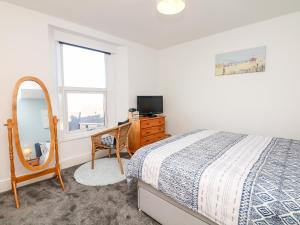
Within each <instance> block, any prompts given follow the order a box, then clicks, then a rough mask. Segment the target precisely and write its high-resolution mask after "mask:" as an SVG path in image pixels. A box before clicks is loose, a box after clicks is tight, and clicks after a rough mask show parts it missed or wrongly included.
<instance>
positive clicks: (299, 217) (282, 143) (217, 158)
mask: <svg viewBox="0 0 300 225" xmlns="http://www.w3.org/2000/svg"><path fill="white" fill-rule="evenodd" d="M126 176H127V180H128V182H129V183H132V182H134V180H137V179H139V180H142V181H143V182H145V183H147V184H149V185H151V186H152V187H153V188H155V189H156V190H158V191H160V192H162V193H163V194H164V195H166V196H168V197H170V198H171V199H173V200H174V201H176V202H177V203H179V204H181V205H182V206H184V207H186V208H188V209H190V210H192V211H194V212H196V213H199V214H200V215H203V216H205V217H207V218H209V219H210V220H212V221H214V222H216V223H217V224H227V225H231V224H232V225H246V224H247V225H252V224H258V225H268V224H274V225H280V224H300V141H297V140H291V139H283V138H273V137H263V136H257V135H246V134H236V133H231V132H223V131H214V130H196V131H192V132H189V133H185V134H182V135H178V136H173V137H171V138H168V139H165V140H162V141H160V142H156V143H154V144H151V145H148V146H145V147H143V148H141V149H140V150H138V151H137V152H136V153H135V154H134V156H133V157H132V159H131V160H130V162H129V164H128V166H127V171H126Z"/></svg>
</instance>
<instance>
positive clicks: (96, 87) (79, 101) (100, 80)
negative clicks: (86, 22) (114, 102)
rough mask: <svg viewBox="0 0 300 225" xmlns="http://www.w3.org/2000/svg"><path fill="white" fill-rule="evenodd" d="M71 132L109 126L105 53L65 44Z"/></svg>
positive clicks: (66, 98) (65, 71)
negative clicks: (107, 123) (106, 122)
mask: <svg viewBox="0 0 300 225" xmlns="http://www.w3.org/2000/svg"><path fill="white" fill-rule="evenodd" d="M62 68H63V78H64V79H63V81H64V88H63V90H64V98H65V103H66V106H65V107H66V113H67V115H65V116H66V118H67V125H68V131H76V130H92V129H95V128H97V127H102V126H105V116H106V115H105V102H106V69H105V54H104V53H102V52H97V51H93V50H89V49H84V48H80V47H75V46H71V45H67V44H62Z"/></svg>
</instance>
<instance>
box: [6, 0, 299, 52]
mask: <svg viewBox="0 0 300 225" xmlns="http://www.w3.org/2000/svg"><path fill="white" fill-rule="evenodd" d="M4 1H6V2H10V3H13V4H17V5H20V6H24V7H27V8H30V9H33V10H37V11H40V12H43V13H46V14H49V15H53V16H56V17H60V18H63V19H66V20H69V21H72V22H75V23H78V24H82V25H85V26H88V27H91V28H94V29H97V30H100V31H102V32H106V33H109V34H112V35H115V36H119V37H121V38H124V39H127V40H131V41H136V42H139V43H142V44H145V45H148V46H150V47H154V48H165V47H169V46H172V45H175V44H178V43H182V42H186V41H190V40H194V39H197V38H201V37H205V36H208V35H211V34H215V33H218V32H222V31H225V30H229V29H232V28H236V27H239V26H244V25H247V24H251V23H255V22H258V21H262V20H266V19H269V18H272V17H276V16H280V15H284V14H288V13H290V12H295V11H298V10H300V0H186V4H187V6H186V9H185V10H184V11H183V12H182V13H181V14H178V15H173V16H164V15H160V14H159V13H158V12H157V11H156V0H84V1H83V0H4Z"/></svg>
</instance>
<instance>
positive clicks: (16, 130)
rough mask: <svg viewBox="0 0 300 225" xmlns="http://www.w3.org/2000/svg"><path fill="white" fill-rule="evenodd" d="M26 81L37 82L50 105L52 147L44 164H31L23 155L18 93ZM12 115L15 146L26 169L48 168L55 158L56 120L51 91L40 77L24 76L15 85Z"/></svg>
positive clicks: (49, 118)
mask: <svg viewBox="0 0 300 225" xmlns="http://www.w3.org/2000/svg"><path fill="white" fill-rule="evenodd" d="M26 81H32V82H35V83H37V84H38V85H39V86H40V87H41V89H42V91H43V93H44V97H45V101H46V103H47V107H48V121H49V131H50V149H49V156H48V158H47V159H46V161H45V163H44V164H42V165H38V166H31V165H30V164H29V163H28V162H27V161H26V159H25V158H24V155H23V151H22V146H21V142H20V136H19V127H18V93H19V90H20V87H21V85H22V83H23V82H26ZM12 116H13V121H14V124H13V135H14V140H15V146H16V150H17V154H18V156H19V159H20V161H21V163H22V164H23V166H24V167H25V168H26V169H29V170H32V171H40V170H43V169H46V168H47V167H48V166H49V164H50V163H51V162H52V160H53V155H54V145H55V140H54V139H55V131H54V120H53V115H52V106H51V101H50V97H49V93H48V90H47V88H46V86H45V84H44V83H43V82H42V81H41V80H40V79H38V78H36V77H31V76H28V77H23V78H21V79H19V80H18V81H17V83H16V85H15V89H14V92H13V99H12Z"/></svg>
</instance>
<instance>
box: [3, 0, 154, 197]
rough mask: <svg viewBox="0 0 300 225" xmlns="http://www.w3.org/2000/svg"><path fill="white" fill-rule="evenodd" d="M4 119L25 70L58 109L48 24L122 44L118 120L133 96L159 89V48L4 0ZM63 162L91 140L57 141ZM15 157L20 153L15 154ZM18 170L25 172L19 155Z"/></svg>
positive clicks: (6, 178)
mask: <svg viewBox="0 0 300 225" xmlns="http://www.w3.org/2000/svg"><path fill="white" fill-rule="evenodd" d="M0 12H1V13H0V27H1V29H0V70H1V73H0V121H1V123H2V124H4V123H5V122H6V119H8V118H10V117H11V102H12V101H11V98H12V91H13V88H14V84H15V82H16V81H17V79H18V78H20V77H21V76H24V75H36V76H38V77H39V78H41V79H42V80H43V81H44V82H45V84H46V86H47V88H48V90H49V92H50V96H51V98H52V106H53V110H54V113H55V114H59V107H58V89H57V74H56V70H55V65H54V60H53V45H52V44H51V42H52V41H53V40H52V37H51V34H50V32H49V30H50V28H52V27H56V28H60V29H63V30H67V31H72V32H75V33H78V34H82V35H85V37H92V38H94V39H95V40H101V41H105V42H109V43H110V44H114V45H117V46H118V49H119V51H118V54H117V55H116V56H115V57H117V58H121V60H119V66H118V67H116V68H114V72H115V74H117V75H116V77H115V78H114V79H115V84H114V85H115V89H116V90H117V92H116V96H115V102H114V104H115V106H116V107H115V110H116V112H115V115H116V120H121V119H124V117H126V116H127V109H128V107H129V106H131V107H133V106H135V96H136V95H138V94H152V92H153V93H154V92H156V82H155V79H156V78H155V77H154V76H153V75H154V74H157V68H158V66H157V55H156V54H157V51H156V50H154V49H151V48H148V47H145V46H142V45H139V44H136V43H133V42H129V41H126V40H122V39H120V38H117V37H114V36H111V35H108V34H104V33H101V32H98V31H95V30H93V29H89V28H87V27H83V26H80V25H77V24H74V23H71V22H67V21H64V20H61V19H58V18H54V17H51V16H48V15H44V14H41V13H38V12H35V11H32V10H28V9H24V8H21V7H17V6H14V5H11V4H7V3H3V2H0ZM59 147H60V148H59V151H60V161H61V163H62V166H63V167H68V166H72V165H75V164H78V163H81V162H83V161H87V160H89V158H90V139H89V138H84V139H77V140H71V141H66V142H62V141H61V140H60V145H59ZM15 158H16V159H17V156H16V155H15ZM8 159H9V157H8V142H7V130H6V128H5V127H3V126H1V128H0V160H1V162H0V192H1V191H4V190H7V189H9V188H10V173H9V160H8ZM16 161H17V163H16V170H17V175H21V174H24V172H26V171H25V170H24V169H23V168H22V166H21V165H20V163H19V162H18V160H16Z"/></svg>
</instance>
